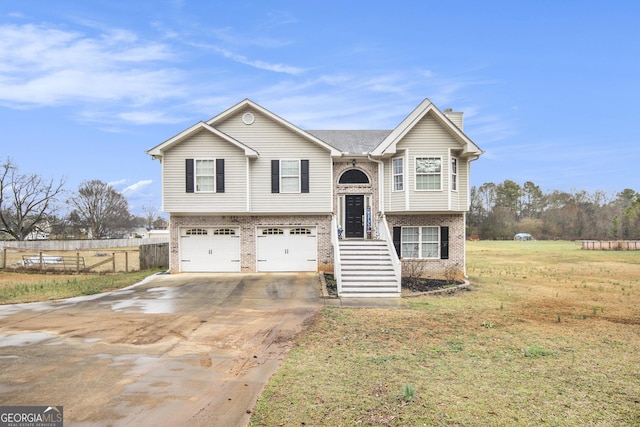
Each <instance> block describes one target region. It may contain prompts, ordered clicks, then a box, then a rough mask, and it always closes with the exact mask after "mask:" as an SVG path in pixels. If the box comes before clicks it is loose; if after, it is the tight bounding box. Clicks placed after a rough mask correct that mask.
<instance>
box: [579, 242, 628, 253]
mask: <svg viewBox="0 0 640 427" xmlns="http://www.w3.org/2000/svg"><path fill="white" fill-rule="evenodd" d="M582 249H585V250H591V251H593V250H596V251H638V250H640V240H583V241H582Z"/></svg>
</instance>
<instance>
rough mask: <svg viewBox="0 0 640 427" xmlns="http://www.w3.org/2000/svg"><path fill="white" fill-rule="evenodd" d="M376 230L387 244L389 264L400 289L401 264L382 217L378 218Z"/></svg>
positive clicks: (384, 219) (385, 221) (385, 220)
mask: <svg viewBox="0 0 640 427" xmlns="http://www.w3.org/2000/svg"><path fill="white" fill-rule="evenodd" d="M378 230H379V232H380V239H381V240H384V241H385V242H386V243H387V247H388V248H389V252H390V253H391V264H392V265H393V272H394V273H395V276H396V279H397V280H398V288H400V282H401V280H402V263H401V262H400V258H398V254H397V253H396V250H395V247H394V246H393V237H392V236H391V233H389V225H388V224H387V219H386V218H385V217H384V215H382V216H380V217H379V218H378ZM398 290H400V289H398Z"/></svg>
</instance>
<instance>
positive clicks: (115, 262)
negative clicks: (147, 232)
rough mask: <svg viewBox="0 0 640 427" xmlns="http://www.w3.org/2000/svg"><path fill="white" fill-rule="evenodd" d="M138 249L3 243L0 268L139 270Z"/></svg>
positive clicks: (73, 270)
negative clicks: (45, 248)
mask: <svg viewBox="0 0 640 427" xmlns="http://www.w3.org/2000/svg"><path fill="white" fill-rule="evenodd" d="M138 252H139V251H138V249H120V250H113V249H110V250H97V251H96V250H88V249H85V250H80V251H55V250H54V251H47V252H43V251H32V250H30V249H23V248H10V247H4V248H3V249H2V252H1V253H0V268H2V269H5V270H21V269H27V270H40V271H43V272H47V271H67V272H75V273H79V272H94V273H107V272H109V273H116V272H120V271H123V272H129V271H136V270H140V264H139V258H140V257H139V255H138Z"/></svg>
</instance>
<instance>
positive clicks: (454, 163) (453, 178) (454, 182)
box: [451, 157, 458, 191]
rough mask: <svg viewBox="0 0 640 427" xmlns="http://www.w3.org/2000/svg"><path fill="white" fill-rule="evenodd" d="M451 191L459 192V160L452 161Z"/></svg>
mask: <svg viewBox="0 0 640 427" xmlns="http://www.w3.org/2000/svg"><path fill="white" fill-rule="evenodd" d="M451 189H452V190H453V191H458V159H456V158H455V157H454V158H452V159H451Z"/></svg>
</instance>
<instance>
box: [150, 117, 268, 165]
mask: <svg viewBox="0 0 640 427" xmlns="http://www.w3.org/2000/svg"><path fill="white" fill-rule="evenodd" d="M202 131H206V132H211V133H212V134H214V135H216V136H219V137H220V138H222V139H224V140H225V141H227V142H229V143H231V144H232V145H235V146H236V147H238V148H239V149H241V150H243V151H244V154H245V156H247V157H252V158H256V157H259V156H260V154H259V153H258V152H257V151H255V150H254V149H253V148H251V147H249V146H247V145H245V144H243V143H241V142H240V141H238V140H236V139H234V138H232V137H230V136H229V135H227V134H225V133H223V132H220V131H219V130H217V129H216V128H214V127H212V126H209V125H208V124H206V123H204V122H198V123H196V124H195V125H193V126H191V127H189V128H187V129H185V130H183V131H182V132H180V133H179V134H177V135H175V136H174V137H172V138H169V139H168V140H166V141H164V142H163V143H161V144H159V145H157V146H155V147H153V148H152V149H150V150H147V154H149V155H150V156H152V157H154V158H158V157H162V156H163V155H164V152H165V151H167V150H169V149H171V147H174V146H176V145H178V144H180V143H181V142H182V141H184V140H186V139H188V138H189V137H190V136H193V135H195V134H196V133H198V132H202Z"/></svg>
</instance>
